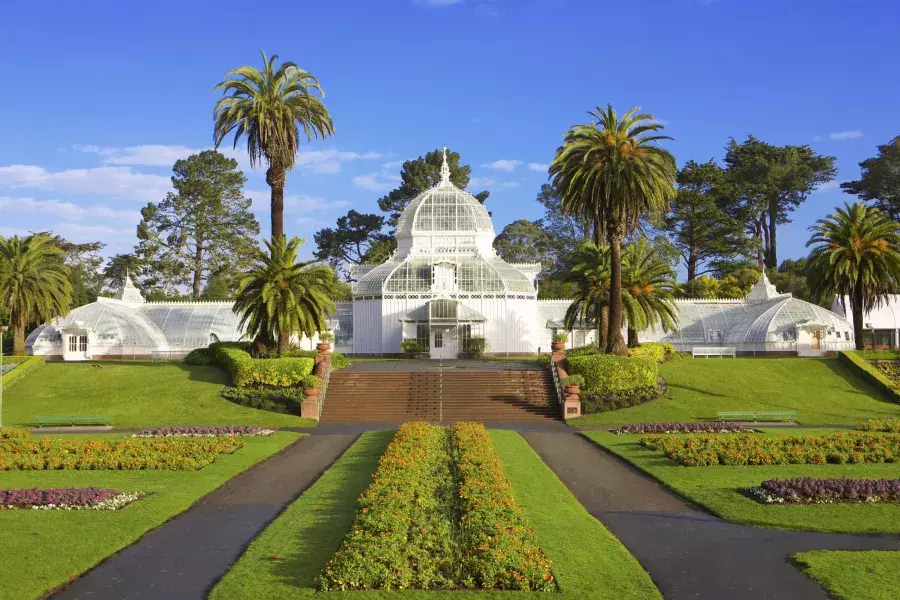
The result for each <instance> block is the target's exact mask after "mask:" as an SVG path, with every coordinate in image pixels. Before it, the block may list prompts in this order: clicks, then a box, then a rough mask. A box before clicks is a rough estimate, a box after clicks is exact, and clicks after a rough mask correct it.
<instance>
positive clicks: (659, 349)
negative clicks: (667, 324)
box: [628, 342, 675, 363]
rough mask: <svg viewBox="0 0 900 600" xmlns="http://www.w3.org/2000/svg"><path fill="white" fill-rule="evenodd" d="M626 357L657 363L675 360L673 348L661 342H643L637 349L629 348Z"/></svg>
mask: <svg viewBox="0 0 900 600" xmlns="http://www.w3.org/2000/svg"><path fill="white" fill-rule="evenodd" d="M628 356H631V357H644V358H652V359H653V360H655V361H656V362H657V363H664V362H669V361H670V360H672V359H673V358H675V346H673V345H672V344H664V343H661V342H644V343H643V344H641V345H640V346H638V347H637V348H629V349H628Z"/></svg>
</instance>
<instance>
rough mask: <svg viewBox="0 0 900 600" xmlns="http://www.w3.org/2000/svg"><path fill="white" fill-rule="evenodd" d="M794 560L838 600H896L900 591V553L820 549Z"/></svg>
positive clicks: (796, 557)
mask: <svg viewBox="0 0 900 600" xmlns="http://www.w3.org/2000/svg"><path fill="white" fill-rule="evenodd" d="M793 560H794V563H795V564H797V565H798V566H799V567H801V568H802V569H803V571H804V572H805V573H806V574H807V575H809V576H810V577H812V578H813V579H815V580H816V581H818V582H819V583H820V584H821V585H822V587H824V588H825V589H826V590H828V593H829V594H830V595H831V597H832V598H834V599H835V600H894V599H895V598H897V590H898V589H900V552H891V551H887V550H880V551H875V550H873V551H865V552H851V551H838V550H816V551H813V552H802V553H800V554H795V555H794V557H793Z"/></svg>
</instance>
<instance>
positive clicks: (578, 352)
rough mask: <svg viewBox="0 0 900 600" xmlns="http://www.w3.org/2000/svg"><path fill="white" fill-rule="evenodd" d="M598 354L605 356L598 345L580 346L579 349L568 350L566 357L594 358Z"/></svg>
mask: <svg viewBox="0 0 900 600" xmlns="http://www.w3.org/2000/svg"><path fill="white" fill-rule="evenodd" d="M596 354H603V352H601V351H600V347H599V346H597V344H589V345H587V346H578V347H577V348H569V349H568V350H566V357H568V358H575V357H576V356H594V355H596Z"/></svg>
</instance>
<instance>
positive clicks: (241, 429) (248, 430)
mask: <svg viewBox="0 0 900 600" xmlns="http://www.w3.org/2000/svg"><path fill="white" fill-rule="evenodd" d="M273 433H275V431H274V430H273V429H263V428H262V427H256V426H255V425H253V426H248V425H226V426H224V427H195V426H191V425H186V426H175V427H150V428H147V429H141V430H140V431H138V432H137V433H135V434H133V435H132V436H131V437H133V438H156V437H218V436H226V437H235V436H237V437H255V436H267V435H272V434H273Z"/></svg>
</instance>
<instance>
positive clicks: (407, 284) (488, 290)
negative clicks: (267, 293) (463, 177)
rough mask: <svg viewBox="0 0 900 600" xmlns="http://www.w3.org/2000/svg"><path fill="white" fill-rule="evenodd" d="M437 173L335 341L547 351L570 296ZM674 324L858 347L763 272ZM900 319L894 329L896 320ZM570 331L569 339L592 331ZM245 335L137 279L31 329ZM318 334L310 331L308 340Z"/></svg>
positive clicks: (749, 347)
mask: <svg viewBox="0 0 900 600" xmlns="http://www.w3.org/2000/svg"><path fill="white" fill-rule="evenodd" d="M441 174H442V178H441V182H440V183H439V184H438V185H437V186H435V187H433V188H431V189H430V190H427V191H425V192H423V193H422V194H420V195H419V196H418V197H416V198H415V199H414V200H413V201H412V202H410V204H409V205H408V206H407V207H406V209H405V210H404V212H403V214H402V215H401V217H400V220H399V221H398V223H397V231H396V238H397V249H396V250H395V251H394V253H393V255H392V256H391V257H390V258H389V259H388V260H387V261H386V262H384V263H382V264H380V265H376V266H364V267H358V268H356V270H355V271H354V278H355V279H356V283H355V284H353V300H352V302H340V303H338V304H337V311H336V314H335V315H333V318H332V319H331V321H330V322H329V327H330V328H331V329H333V330H334V335H335V346H336V348H335V349H336V350H338V351H340V352H344V353H346V354H352V355H370V356H371V355H376V356H377V355H381V356H384V355H399V354H401V352H402V351H401V344H402V342H403V340H405V339H415V340H418V341H419V342H420V344H421V347H423V348H426V349H427V355H428V356H429V357H431V358H434V359H454V358H457V357H458V356H461V355H464V353H465V348H466V341H467V340H468V339H469V338H472V337H483V338H485V340H486V342H487V353H488V354H493V355H500V356H533V355H535V354H536V353H537V352H539V351H540V352H548V351H549V350H550V345H551V339H552V336H553V334H554V333H557V332H562V331H564V330H565V326H564V324H563V320H564V316H565V313H566V309H567V308H568V306H569V305H570V301H569V300H538V298H537V288H536V285H535V277H536V276H537V274H538V272H539V271H540V268H541V266H540V264H536V263H535V264H514V263H508V262H506V261H504V260H503V259H501V258H500V257H499V256H498V255H497V253H496V252H495V251H494V247H493V243H494V237H495V235H494V228H493V224H492V223H491V218H490V215H489V214H488V212H487V210H485V208H484V206H482V204H481V203H480V202H479V201H478V200H477V199H476V198H475V197H474V196H472V195H471V194H469V193H467V192H465V191H463V190H460V189H459V188H457V187H456V186H454V185H453V184H452V183H451V182H450V169H449V167H448V166H447V163H446V158H445V160H444V165H443V167H442V169H441ZM676 305H677V307H678V312H679V324H678V328H677V330H676V331H673V332H662V331H656V332H654V331H643V332H641V333H640V335H639V338H640V340H641V341H664V342H670V343H672V344H673V345H674V346H675V347H676V349H678V350H682V351H690V350H691V348H693V347H694V346H701V345H702V346H726V347H734V348H735V349H736V350H737V352H738V353H739V354H744V355H753V354H780V355H800V356H821V355H824V354H831V353H833V352H836V351H837V350H845V349H852V348H853V347H854V343H853V327H852V326H851V324H850V323H848V322H847V320H845V319H844V318H843V317H842V316H840V315H838V314H835V313H834V312H831V311H829V310H826V309H824V308H821V307H819V306H816V305H814V304H810V303H808V302H804V301H802V300H799V299H797V298H794V297H792V296H791V295H790V294H779V293H778V291H777V290H776V289H775V287H774V286H773V285H772V284H771V283H769V281H768V279H767V278H766V277H765V275H763V276H762V277H761V278H760V281H759V282H758V283H757V284H756V285H755V286H754V288H753V290H752V291H751V293H750V294H749V295H748V296H747V298H745V299H743V300H692V299H688V300H676ZM895 327H896V326H895ZM568 333H569V342H568V345H569V346H581V345H585V344H587V343H590V342H592V341H593V340H594V335H595V331H593V330H592V329H587V328H586V329H580V330H577V331H574V332H568ZM242 338H243V332H242V331H241V330H240V327H239V319H238V317H237V316H236V315H235V314H234V312H233V310H232V304H231V303H230V302H145V301H144V298H143V297H142V296H141V294H140V292H139V291H138V289H137V288H136V287H134V284H133V283H132V282H131V280H130V279H127V280H126V283H125V287H124V288H123V289H122V290H120V291H119V292H118V293H117V294H116V296H115V298H100V299H98V301H97V302H94V303H92V304H88V305H86V306H82V307H79V308H76V309H75V310H73V311H72V312H71V313H69V315H67V316H65V317H61V318H57V319H55V320H54V321H53V322H51V323H49V324H47V325H42V326H41V327H39V328H38V329H36V330H35V331H34V332H32V333H31V335H30V336H29V337H28V339H27V341H26V347H27V349H28V352H29V353H30V354H35V355H44V356H48V357H54V358H62V359H63V360H89V359H92V358H94V359H96V358H119V357H134V358H149V357H152V356H154V355H156V354H159V353H164V354H184V353H187V352H188V351H190V350H192V349H194V348H200V347H205V346H207V345H208V344H209V343H210V342H214V341H236V340H240V339H242ZM316 341H317V340H315V339H314V340H309V339H305V338H304V339H302V340H300V345H301V346H302V347H304V348H312V347H314V342H316Z"/></svg>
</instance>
